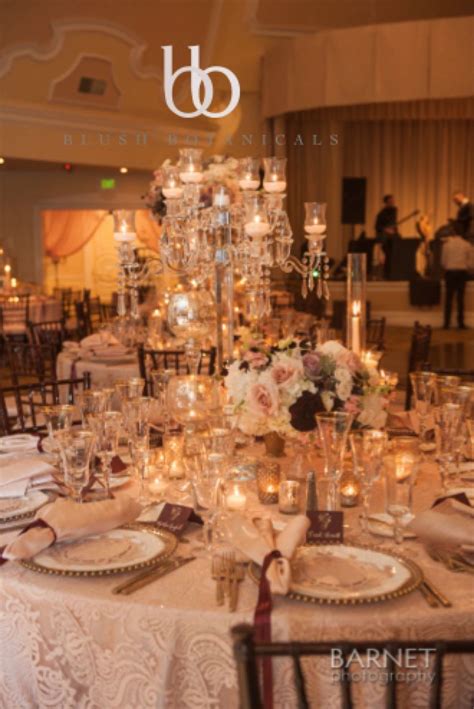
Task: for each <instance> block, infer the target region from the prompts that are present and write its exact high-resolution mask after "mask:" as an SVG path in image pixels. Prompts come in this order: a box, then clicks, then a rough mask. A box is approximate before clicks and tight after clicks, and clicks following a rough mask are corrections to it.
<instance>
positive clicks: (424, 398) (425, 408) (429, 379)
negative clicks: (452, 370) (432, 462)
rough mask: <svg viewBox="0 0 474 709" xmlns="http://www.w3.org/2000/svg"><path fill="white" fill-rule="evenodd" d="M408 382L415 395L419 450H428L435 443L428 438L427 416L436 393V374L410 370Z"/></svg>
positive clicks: (430, 449) (432, 448) (432, 447)
mask: <svg viewBox="0 0 474 709" xmlns="http://www.w3.org/2000/svg"><path fill="white" fill-rule="evenodd" d="M410 382H411V385H412V388H413V394H414V396H415V409H416V412H417V414H418V418H419V422H420V434H419V435H420V441H421V444H420V450H422V451H425V452H429V451H432V450H434V449H435V447H436V446H435V444H434V443H432V442H431V441H429V440H428V435H427V434H428V430H429V426H428V423H429V416H430V414H431V412H432V406H433V403H434V398H435V393H436V374H433V372H411V373H410Z"/></svg>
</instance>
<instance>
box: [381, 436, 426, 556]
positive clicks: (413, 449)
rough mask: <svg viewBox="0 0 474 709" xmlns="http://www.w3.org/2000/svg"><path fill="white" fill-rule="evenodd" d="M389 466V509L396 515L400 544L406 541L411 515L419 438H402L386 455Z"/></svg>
mask: <svg viewBox="0 0 474 709" xmlns="http://www.w3.org/2000/svg"><path fill="white" fill-rule="evenodd" d="M383 464H384V470H385V496H386V498H385V509H386V511H387V513H388V514H389V515H390V516H391V517H392V519H393V536H394V539H395V543H396V544H401V543H402V542H403V530H404V523H403V520H405V521H406V520H407V518H408V519H410V518H411V510H412V502H413V485H414V482H415V480H416V475H417V472H418V465H419V442H418V441H416V439H413V438H408V437H407V438H404V439H403V440H401V439H398V440H397V441H396V446H395V448H394V450H393V451H392V453H391V455H387V456H384V458H383Z"/></svg>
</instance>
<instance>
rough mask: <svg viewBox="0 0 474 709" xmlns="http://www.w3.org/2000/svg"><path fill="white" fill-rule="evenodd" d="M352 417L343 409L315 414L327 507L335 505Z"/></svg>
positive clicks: (330, 507)
mask: <svg viewBox="0 0 474 709" xmlns="http://www.w3.org/2000/svg"><path fill="white" fill-rule="evenodd" d="M353 419H354V417H353V416H352V414H348V413H345V412H343V411H333V412H331V413H325V414H316V422H317V424H318V430H319V435H320V438H321V442H322V445H323V452H324V459H325V471H324V472H325V475H326V476H327V477H328V478H329V481H330V485H329V490H328V509H329V510H335V509H336V507H337V490H338V485H339V479H340V477H341V475H342V467H343V457H344V453H345V450H346V445H347V436H348V433H349V430H350V427H351V426H352V421H353Z"/></svg>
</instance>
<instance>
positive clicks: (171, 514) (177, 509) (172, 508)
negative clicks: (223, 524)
mask: <svg viewBox="0 0 474 709" xmlns="http://www.w3.org/2000/svg"><path fill="white" fill-rule="evenodd" d="M188 522H194V523H196V524H202V520H201V518H200V517H199V516H198V515H197V514H196V513H195V512H194V510H193V508H192V507H185V506H184V505H172V504H171V503H170V502H165V504H164V507H163V509H162V510H161V512H160V515H159V517H158V519H157V520H156V522H155V524H156V526H157V527H161V528H162V529H167V530H168V531H169V532H173V534H176V535H177V536H179V535H180V534H181V532H182V531H183V530H184V528H185V527H186V525H187V523H188Z"/></svg>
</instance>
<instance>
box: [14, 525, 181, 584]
mask: <svg viewBox="0 0 474 709" xmlns="http://www.w3.org/2000/svg"><path fill="white" fill-rule="evenodd" d="M120 531H125V532H126V531H129V532H139V533H141V534H145V535H153V537H151V538H150V540H148V541H149V542H150V543H151V544H152V543H153V542H154V541H156V539H158V540H159V541H160V542H161V544H160V549H159V550H158V551H157V552H156V553H153V554H150V555H149V558H147V559H146V560H141V561H137V562H133V561H130V563H123V564H121V565H116V566H113V567H108V568H107V567H103V568H101V567H100V562H96V563H95V568H91V566H89V567H88V568H83V569H80V568H67V566H63V567H62V568H61V566H60V564H61V560H59V564H58V565H57V566H54V562H53V566H51V565H48V564H47V563H44V560H43V563H42V561H41V560H42V558H45V559H46V561H47V560H48V558H51V557H52V555H58V554H60V553H61V552H64V550H66V553H67V550H68V549H69V550H71V549H72V548H74V546H75V548H76V550H77V549H78V548H79V549H80V547H81V546H82V547H84V546H85V547H86V549H87V543H89V545H90V544H91V543H92V546H93V545H94V542H97V541H99V543H100V540H101V539H103V538H104V537H106V542H107V543H106V545H105V547H104V549H110V546H111V545H110V540H114V538H115V539H117V538H119V537H120V535H118V533H119V532H120ZM123 536H124V537H125V538H126V536H127V535H123ZM130 536H131V537H132V538H133V534H132V535H130ZM144 540H145V541H146V537H144ZM177 545H178V539H177V537H176V536H175V535H174V534H173V533H172V532H168V531H167V530H164V529H158V528H157V527H152V526H150V525H149V524H143V523H136V524H128V525H124V526H123V527H118V528H117V529H113V530H110V531H109V532H104V533H102V534H96V535H91V536H90V537H85V538H84V539H80V540H77V541H75V542H63V543H62V544H61V543H59V544H57V545H53V546H52V547H49V549H45V550H44V551H43V552H40V553H39V554H37V555H36V557H35V558H34V559H27V560H24V561H21V562H20V563H21V565H22V566H24V567H25V568H27V569H30V570H31V571H36V572H38V573H41V574H52V575H55V576H111V575H115V574H122V573H126V572H129V571H137V570H139V569H145V568H147V567H150V566H154V565H156V564H157V563H158V562H159V561H161V560H162V559H166V558H167V557H169V556H170V555H171V554H172V553H173V552H174V550H175V549H176V547H177ZM125 553H126V550H125ZM73 563H74V562H73ZM76 563H77V561H76ZM86 563H87V562H86ZM109 563H110V560H109ZM112 563H113V562H112Z"/></svg>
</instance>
